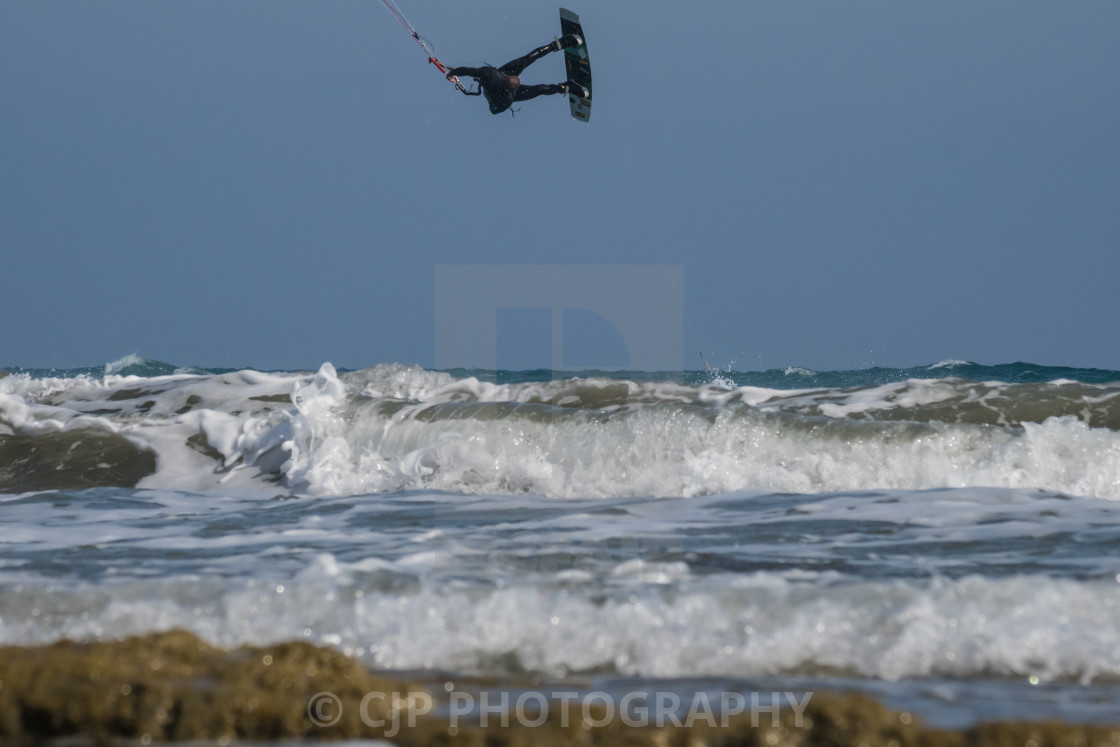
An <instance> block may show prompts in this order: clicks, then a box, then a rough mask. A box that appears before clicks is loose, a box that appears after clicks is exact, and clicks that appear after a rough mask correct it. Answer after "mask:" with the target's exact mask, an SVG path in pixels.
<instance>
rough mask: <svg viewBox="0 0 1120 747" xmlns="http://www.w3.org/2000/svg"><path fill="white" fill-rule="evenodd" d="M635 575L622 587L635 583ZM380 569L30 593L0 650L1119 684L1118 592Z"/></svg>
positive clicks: (330, 567) (5, 622)
mask: <svg viewBox="0 0 1120 747" xmlns="http://www.w3.org/2000/svg"><path fill="white" fill-rule="evenodd" d="M445 560H446V559H445V558H441V557H432V556H425V557H422V558H421V557H417V558H416V559H414V560H412V561H405V562H400V563H397V564H395V569H396V572H397V573H404V574H408V575H414V574H415V570H414V569H413V568H412V566H417V565H418V566H420V567H425V566H428V565H430V564H433V563H434V564H439V563H442V562H445ZM380 565H382V566H383V565H384V564H383V563H382V564H380ZM626 565H627V564H624V565H623V566H620V568H619V570H618V574H619V575H622V576H625V575H628V574H632V573H635V570H634V569H633V568H627V567H626ZM629 565H631V566H632V565H633V561H631V562H630V563H629ZM379 570H382V571H383V570H384V568H380V569H374V568H371V567H369V564H368V563H363V564H351V563H343V562H340V561H338V560H337V559H335V558H333V557H331V556H323V557H322V558H320V559H319V560H318V561H317V562H316V564H315V565H313V566H312V567H311V568H309V569H308V571H307V572H305V573H303V574H301V575H300V576H299V577H297V578H295V579H287V580H284V581H282V582H276V581H263V580H259V581H248V582H241V581H237V582H221V581H220V580H217V579H210V580H202V579H197V578H183V579H164V580H160V581H158V582H157V581H128V582H123V583H118V584H109V585H101V586H99V587H79V588H75V589H73V590H70V591H67V592H65V593H59V592H58V590H57V589H55V590H50V589H48V588H47V587H34V586H25V587H23V588H21V589H19V590H17V591H9V592H8V593H6V594H5V595H4V597H3V600H2V601H0V641H2V642H3V643H6V644H11V643H37V642H45V641H51V640H57V639H58V638H61V637H72V638H79V639H88V638H119V637H121V636H124V635H128V634H131V633H139V632H147V631H153V630H168V629H172V628H186V629H188V630H193V631H195V632H197V633H198V634H200V635H202V636H204V637H205V638H207V639H209V640H211V641H213V642H215V643H217V644H220V645H223V646H236V645H240V644H243V643H250V642H251V643H263V642H269V641H283V640H288V639H292V638H300V637H311V638H312V639H314V640H316V641H317V642H320V643H329V644H331V645H334V646H337V647H339V648H341V649H343V650H344V651H346V652H347V653H349V654H352V655H356V656H358V657H359V658H361V659H363V660H365V661H367V662H368V663H370V664H371V665H375V666H379V667H385V668H396V669H412V668H436V667H438V668H453V669H460V670H464V671H468V672H469V671H477V672H485V671H492V668H493V666H494V662H497V661H500V660H508V659H509V658H510V657H512V658H513V660H515V661H516V662H517V663H518V665H519V666H521V667H524V668H526V669H529V670H533V671H539V672H543V673H547V674H549V675H564V674H567V673H570V672H578V671H587V670H607V671H614V672H618V673H620V674H624V675H640V676H653V677H687V676H694V675H703V676H719V675H727V676H754V675H763V674H816V673H821V672H830V671H831V672H839V673H843V674H848V675H855V676H867V677H878V678H886V679H899V678H906V677H927V676H939V677H955V676H961V677H972V676H979V675H996V676H1016V677H1020V676H1022V677H1025V676H1034V677H1038V678H1040V679H1041V680H1050V679H1056V678H1073V679H1077V680H1080V681H1081V682H1083V683H1090V682H1094V681H1099V680H1108V681H1115V680H1117V679H1118V678H1120V629H1118V628H1117V626H1116V625H1115V621H1116V619H1117V615H1118V614H1120V583H1117V582H1115V581H1113V582H1104V581H1101V582H1089V583H1084V582H1082V583H1079V582H1075V581H1072V580H1054V579H1048V578H1045V577H1026V576H1023V577H1012V578H1002V579H987V578H981V577H977V576H970V577H966V578H962V579H958V580H948V579H934V580H932V581H930V582H928V583H925V584H914V583H913V582H906V583H904V582H901V581H883V582H867V581H857V582H840V581H839V580H837V582H835V583H831V584H829V583H821V582H820V581H818V582H817V583H807V582H806V581H805V580H804V579H800V580H799V579H796V578H792V577H789V575H787V574H778V573H755V574H750V575H746V576H738V577H734V578H728V577H716V578H710V579H704V580H695V582H694V583H693V584H692V586H690V587H688V588H687V589H680V588H677V589H675V590H674V591H672V592H671V593H664V592H662V591H661V590H660V586H661V585H662V583H670V584H672V582H674V581H679V580H680V579H681V574H682V573H687V572H686V571H684V570H682V569H675V570H672V569H671V570H669V571H668V573H669V575H668V576H665V577H664V578H663V579H662V581H661V582H651V583H646V584H641V585H634V586H632V587H631V590H630V591H629V592H628V593H627V594H625V595H623V596H612V597H609V598H607V599H606V600H605V601H603V600H599V601H597V600H595V599H594V598H593V597H592V596H589V595H587V594H577V593H572V592H570V591H569V589H568V588H566V583H567V582H565V583H562V584H561V585H560V586H559V587H538V586H513V587H507V588H497V589H490V590H487V591H483V590H456V589H454V588H450V587H444V588H436V587H433V586H430V585H426V584H421V585H420V586H418V587H416V588H415V589H414V590H413V591H409V592H404V593H386V592H383V591H376V590H372V589H363V586H364V585H366V584H368V583H369V579H372V578H375V577H377V573H378V571H379ZM371 574H372V575H371ZM804 575H805V574H801V576H804ZM79 613H82V614H79Z"/></svg>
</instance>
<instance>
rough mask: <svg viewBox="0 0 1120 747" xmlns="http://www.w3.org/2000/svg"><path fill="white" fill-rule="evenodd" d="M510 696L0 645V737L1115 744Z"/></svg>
mask: <svg viewBox="0 0 1120 747" xmlns="http://www.w3.org/2000/svg"><path fill="white" fill-rule="evenodd" d="M479 684H480V683H475V687H477V686H478V685H479ZM489 684H491V685H492V684H493V683H489ZM508 685H509V683H502V686H503V687H504V686H508ZM511 687H513V686H511ZM464 697H466V696H464ZM522 700H523V699H518V701H517V708H518V709H519V710H518V713H517V714H516V715H517V718H505V717H503V716H502V715H501V714H499V713H496V712H495V711H494V710H493V709H492V708H491V709H489V710H487V709H485V708H484V709H482V713H481V714H480V712H479V711H478V710H477V709H476V710H475V711H473V712H472V713H471V715H470V716H468V717H463V718H460V717H455V718H449V711H448V703H447V702H446V699H445V698H442V694H441V700H440V702H434V700H433V695H432V693H431V690H430V688H429V689H425V688H423V687H420V686H418V685H417V684H415V683H409V682H406V681H402V680H401V679H399V678H393V677H387V676H379V675H378V674H377V673H374V672H370V671H369V670H367V669H366V668H365V667H364V666H362V665H361V664H359V663H358V662H356V661H354V660H353V659H350V658H348V657H347V656H345V655H343V654H341V653H339V652H337V651H334V650H333V649H329V648H324V647H318V646H314V645H311V644H309V643H306V642H302V641H297V642H292V643H285V644H280V645H275V646H262V647H245V648H240V649H235V650H230V651H226V650H222V649H218V648H215V647H213V646H210V645H209V644H207V643H205V642H204V641H202V640H201V639H199V638H198V637H196V636H194V635H193V634H190V633H186V632H181V631H173V632H168V633H157V634H152V635H146V636H139V637H134V638H129V639H125V640H122V641H116V642H104V643H74V642H69V641H62V642H59V643H55V644H52V645H47V646H9V647H4V648H0V738H2V741H3V742H4V743H5V744H29V745H32V744H36V745H37V744H42V743H45V742H50V741H52V740H57V739H63V738H65V739H66V741H67V744H71V743H73V740H74V739H75V738H77V741H78V743H90V744H113V743H121V742H133V743H134V742H135V741H139V743H140V744H151V743H158V742H176V741H188V740H189V741H198V740H207V741H213V742H216V743H218V744H228V743H229V742H230V741H232V740H244V741H265V742H267V741H276V740H291V739H298V740H307V741H320V740H322V741H337V740H342V739H358V738H366V739H368V738H388V739H390V740H391V741H392V742H393V743H394V744H399V745H402V746H412V745H416V746H419V745H479V746H481V745H487V746H490V745H509V746H511V747H513V746H520V745H525V746H526V747H527V746H528V745H546V746H547V745H568V744H583V745H600V744H601V745H634V746H638V745H650V747H653V746H654V745H656V746H658V747H666V746H668V745H682V746H684V745H711V746H716V745H760V746H762V745H766V746H767V747H774V746H781V745H790V746H793V745H798V746H804V747H808V746H810V745H822V746H826V745H829V746H830V745H837V746H839V745H868V746H869V747H870V746H873V745H883V747H905V746H906V745H922V746H924V747H942V746H945V747H949V746H954V745H961V746H962V747H963V746H964V745H1034V746H1035V747H1044V746H1045V745H1070V746H1072V745H1101V746H1102V747H1103V746H1105V745H1108V746H1109V747H1116V746H1117V745H1120V726H1117V727H1108V726H1099V725H1089V726H1086V725H1068V724H1061V723H992V724H981V725H977V726H973V727H971V728H969V729H966V730H963V731H952V730H942V729H933V728H928V727H925V726H923V725H922V724H921V723H920V721H919V719H917V718H916V717H911V715H910V714H909V713H905V712H899V711H894V710H891V709H888V708H886V707H885V706H883V705H881V704H879V703H878V702H876V701H874V700H872V699H870V698H868V697H866V696H863V695H857V694H826V693H816V694H814V697H812V699H811V700H808V699H806V702H803V703H800V704H798V703H796V702H795V701H793V700H792V699H791V704H792V705H793V706H794V707H783V708H782V709H781V710H780V711H778V712H776V713H770V712H769V710H771V709H764V710H766V711H768V712H767V713H764V714H763V717H762V718H759V717H758V714H749V713H746V712H740V713H738V714H736V715H734V716H732V717H730V718H727V717H726V716H725V715H720V717H719V718H718V719H717V718H716V716H715V714H713V713H712V712H711V711H708V712H704V709H701V710H700V712H699V713H696V712H695V706H694V710H693V712H690V714H689V715H690V716H693V717H695V718H688V719H681V718H670V719H669V723H653V722H652V721H650V722H649V723H636V722H634V721H633V719H632V718H627V717H626V715H625V714H623V713H615V712H614V710H613V708H612V707H611V704H610V703H601V702H593V703H588V702H584V703H583V704H582V707H579V706H578V705H577V706H576V707H575V708H569V709H561V708H556V707H552V708H549V705H550V704H549V703H546V702H544V701H542V700H539V699H528V700H526V701H525V703H523V702H522ZM526 703H527V704H528V705H526ZM552 705H555V704H552ZM569 705H570V703H569ZM799 705H800V706H801V707H800V708H798V707H797V706H799ZM523 706H524V707H523ZM741 710H742V709H740V711H741ZM644 712H646V713H648V709H647V710H646V711H644ZM480 715H481V718H480ZM506 715H507V716H508V715H509V714H508V713H507V714H506ZM647 720H648V719H647ZM752 721H753V723H752Z"/></svg>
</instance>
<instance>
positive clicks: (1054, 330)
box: [0, 0, 1120, 370]
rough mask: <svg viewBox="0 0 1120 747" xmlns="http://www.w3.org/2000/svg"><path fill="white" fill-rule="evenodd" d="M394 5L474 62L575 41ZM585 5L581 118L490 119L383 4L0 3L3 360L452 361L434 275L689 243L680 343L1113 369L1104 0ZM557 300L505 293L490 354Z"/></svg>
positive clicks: (575, 2) (239, 0)
mask: <svg viewBox="0 0 1120 747" xmlns="http://www.w3.org/2000/svg"><path fill="white" fill-rule="evenodd" d="M581 2H582V5H581V4H580V3H581ZM398 3H399V5H400V7H401V8H402V9H403V10H404V12H405V13H406V14H407V15H408V17H409V19H410V20H411V21H412V22H413V23H414V24H415V25H416V27H417V28H418V29H419V30H420V32H421V33H422V34H423V35H425V36H426V37H428V38H429V39H431V40H432V42H434V44H435V46H436V51H437V54H438V55H439V57H440V58H441V59H443V60H444V61H445V62H447V63H449V64H453V65H480V64H483V63H484V62H486V63H493V64H502V63H504V62H506V61H507V60H508V59H510V58H513V57H516V56H519V55H521V54H523V53H524V52H526V51H528V50H529V49H531V48H532V47H534V46H536V45H538V44H541V43H544V42H546V41H549V40H551V39H552V38H553V37H554V36H555V35H556V34H557V33H558V32H559V20H558V14H557V5H555V4H553V3H547V2H542V1H539V0H467V1H466V2H454V3H452V2H446V1H445V0H440V2H430V1H424V0H398ZM569 6H570V7H572V9H573V10H575V11H576V12H578V13H580V15H581V16H582V19H583V23H584V27H585V29H586V33H587V37H588V43H589V46H590V52H591V62H592V68H593V72H594V81H595V86H594V94H595V103H594V110H593V112H594V113H593V116H592V122H591V124H590V125H584V124H581V123H578V122H576V121H575V120H573V119H571V117H570V116H569V114H568V104H567V102H566V100H564V99H562V98H561V97H550V98H542V99H538V100H536V101H532V102H527V103H525V104H523V105H521V111H520V113H518V114H517V116H516V118H513V117H511V116H510V115H509V114H504V115H500V116H493V115H491V114H490V113H489V112H488V111H487V108H486V105H485V103H484V101H483V100H482V99H481V98H466V97H463V96H461V95H460V94H459V93H457V92H456V91H455V90H454V89H453V88H452V87H451V86H450V85H449V84H448V83H446V82H445V81H443V80H442V79H441V77H440V75H439V74H438V73H437V72H436V71H435V69H434V68H433V67H432V66H431V65H428V64H427V63H426V61H425V58H424V56H423V54H422V52H421V51H420V50H419V48H418V47H417V46H416V45H415V44H414V42H413V41H412V40H411V39H410V38H409V37H408V36H407V34H405V32H404V31H402V29H401V28H400V27H399V26H398V25H397V24H396V22H395V21H394V19H393V17H392V16H391V15H390V14H389V13H388V11H386V9H385V8H384V7H383V6H382V4H381V3H380V2H377V0H333V1H321V0H320V1H317V2H312V1H311V0H221V1H220V2H219V1H218V0H192V1H191V2H151V1H150V0H101V1H99V2H81V3H79V2H73V0H2V2H0V259H2V264H0V279H2V280H0V283H2V285H0V287H2V288H3V300H4V308H5V312H6V313H5V315H4V317H5V318H4V323H3V325H2V327H0V366H3V365H10V366H14V365H20V366H29V367H37V366H59V367H70V366H81V365H92V364H97V363H104V362H107V361H111V360H114V359H117V358H120V357H121V356H124V355H126V354H129V353H137V354H140V355H142V356H145V357H148V358H155V359H159V360H164V361H167V362H170V363H176V364H180V365H201V366H255V367H258V368H274V367H282V368H302V367H316V366H318V364H319V363H321V362H323V361H332V362H334V363H335V364H336V365H339V366H346V367H350V368H358V367H364V366H368V365H372V364H375V363H385V362H401V363H407V364H413V363H419V364H422V365H427V366H431V365H434V362H435V358H436V355H435V350H434V347H435V332H434V329H435V326H436V319H435V311H434V309H435V308H436V299H435V293H436V290H435V289H436V282H435V277H436V274H437V267H440V266H464V265H482V266H494V267H505V266H508V265H516V266H523V265H528V266H532V265H550V266H556V265H573V266H583V267H584V269H583V270H580V271H579V272H583V273H585V274H586V276H587V277H588V278H595V276H596V273H595V268H594V267H591V266H597V265H609V266H612V267H613V268H615V269H612V270H611V273H614V274H610V273H608V276H609V282H608V280H607V279H604V280H603V286H604V290H603V292H604V293H610V294H615V295H616V297H617V298H623V299H627V300H630V299H632V300H633V303H635V304H641V303H646V302H648V300H649V295H650V294H649V293H647V292H645V290H647V289H644V288H643V287H640V283H637V282H627V281H626V280H625V278H624V277H623V276H621V275H619V274H617V273H616V270H617V268H618V267H620V266H630V265H639V266H649V265H668V266H670V267H679V268H680V270H681V272H682V275H683V301H682V304H683V316H684V320H683V332H684V344H683V351H682V356H683V360H684V361H685V363H686V365H688V366H689V367H694V366H696V365H699V359H698V356H697V355H696V352H695V351H696V350H697V349H699V348H702V349H703V350H704V352H705V353H706V354H707V356H708V358H709V360H710V361H711V362H712V363H713V365H719V366H726V365H728V364H732V365H734V367H735V368H737V369H740V370H753V369H765V368H774V367H783V366H792V365H797V366H806V367H809V368H814V369H844V368H860V367H864V366H869V365H875V364H878V365H892V366H908V365H918V364H923V363H933V362H936V361H940V360H945V359H969V360H974V361H977V362H980V363H1001V362H1011V361H1016V360H1025V361H1030V362H1034V363H1042V364H1064V365H1077V366H1097V367H1104V368H1113V369H1120V345H1118V344H1117V337H1118V335H1117V326H1118V325H1117V323H1118V321H1120V292H1118V286H1120V75H1118V71H1120V44H1117V36H1116V34H1117V29H1118V28H1120V3H1118V2H1116V0H1078V1H1077V2H1075V3H1056V2H1053V1H1052V0H987V1H985V2H980V3H978V2H973V1H972V0H969V1H967V2H966V1H964V0H959V1H958V0H946V1H944V2H930V3H899V2H896V1H895V0H883V1H882V2H866V1H863V0H846V1H845V2H826V1H825V0H820V1H818V2H778V1H777V0H768V1H766V2H755V1H752V0H746V1H744V0H735V1H733V2H732V1H730V0H727V1H725V2H718V3H717V2H700V3H669V2H663V1H662V0H640V1H639V0H571V2H570V3H569ZM563 78H564V75H563V65H562V61H561V57H560V55H552V56H549V57H547V58H545V59H544V60H542V61H540V62H538V63H536V64H535V65H533V66H532V67H530V68H529V69H528V70H527V71H526V72H525V73H524V75H523V76H522V79H523V80H524V81H525V82H526V83H538V82H549V83H554V82H559V81H561V80H563ZM565 277H567V275H565ZM636 277H641V275H640V273H638V274H636ZM557 282H559V281H557ZM589 282H590V281H589ZM544 290H545V291H547V293H546V294H545V295H549V294H551V297H552V298H553V299H555V297H556V294H557V292H558V290H562V289H558V288H556V287H552V288H546V289H544ZM561 295H562V294H561ZM669 302H671V303H675V301H673V300H672V299H670V300H669ZM499 305H500V304H499ZM561 316H562V317H563V322H564V328H563V335H564V338H565V340H566V341H567V342H565V345H568V346H569V347H570V350H569V351H567V353H566V355H567V357H568V358H569V359H570V360H571V362H579V363H580V364H581V365H624V364H625V362H626V350H625V348H623V349H622V352H621V354H620V352H619V345H620V344H621V343H620V342H619V340H620V338H619V335H618V333H617V332H615V331H614V330H613V328H611V327H610V326H609V325H607V324H606V322H605V321H604V320H603V318H602V317H597V316H595V315H594V314H592V313H591V312H589V311H581V310H580V309H579V308H573V309H570V310H569V311H566V312H563V314H562V315H561ZM553 321H554V319H553V314H552V312H551V311H549V310H547V309H544V310H541V309H534V308H530V307H525V308H521V309H520V310H518V309H514V310H512V311H504V312H502V313H501V314H499V315H498V320H497V323H498V324H499V329H500V331H501V334H502V335H503V338H502V340H501V341H500V345H499V351H500V355H501V356H502V358H501V361H499V362H500V363H503V364H506V365H511V366H516V367H528V366H531V365H542V366H547V365H548V356H549V354H550V351H552V350H553V348H552V347H550V346H551V339H552V337H551V335H552V334H553V332H554V330H556V329H557V327H556V326H554V324H553ZM651 333H652V334H656V331H655V330H653V331H651ZM670 338H671V335H670ZM542 356H543V357H544V360H543V361H542V360H539V359H540V358H541V357H542Z"/></svg>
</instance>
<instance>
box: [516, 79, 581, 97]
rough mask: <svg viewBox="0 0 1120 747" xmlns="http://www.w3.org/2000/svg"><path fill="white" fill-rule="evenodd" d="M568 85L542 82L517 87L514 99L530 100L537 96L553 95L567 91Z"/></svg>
mask: <svg viewBox="0 0 1120 747" xmlns="http://www.w3.org/2000/svg"><path fill="white" fill-rule="evenodd" d="M567 92H568V91H567V86H566V85H565V84H563V83H542V84H541V85H538V86H521V87H519V88H518V89H517V94H516V95H515V96H514V98H513V100H514V101H528V100H529V99H535V98H536V97H537V96H552V95H554V94H557V93H567Z"/></svg>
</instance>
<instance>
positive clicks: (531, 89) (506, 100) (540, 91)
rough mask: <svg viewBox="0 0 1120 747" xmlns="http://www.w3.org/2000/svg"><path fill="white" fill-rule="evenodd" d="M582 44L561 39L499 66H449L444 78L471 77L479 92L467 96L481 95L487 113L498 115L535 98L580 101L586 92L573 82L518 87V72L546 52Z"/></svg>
mask: <svg viewBox="0 0 1120 747" xmlns="http://www.w3.org/2000/svg"><path fill="white" fill-rule="evenodd" d="M580 44H583V39H581V38H580V37H579V36H578V35H577V34H568V35H566V36H562V37H560V38H559V39H557V40H556V41H554V42H551V43H550V44H545V45H544V46H543V47H537V48H536V49H534V50H533V51H532V52H530V53H529V54H527V55H525V56H524V57H518V58H517V59H516V60H511V61H509V62H507V63H506V64H504V65H502V66H501V67H494V66H493V65H487V66H486V67H453V68H449V69H448V71H447V79H448V80H450V81H451V82H453V83H455V82H458V78H459V76H466V77H469V78H474V79H475V81H476V82H477V83H478V86H479V89H480V90H479V91H472V92H471V95H474V96H478V95H483V96H485V97H486V101H487V103H489V104H490V113H491V114H501V113H502V112H504V111H505V110H507V109H509V108H510V106H512V105H513V103H514V102H515V101H528V100H529V99H535V98H536V97H537V96H551V95H554V94H558V93H565V94H566V93H575V94H576V95H577V96H579V97H580V98H587V97H588V96H589V93H588V91H587V89H586V88H584V87H583V86H581V85H580V84H579V83H575V82H574V81H570V80H569V81H567V82H565V83H555V84H549V83H545V84H541V85H536V86H525V85H522V84H521V78H519V77H518V76H519V75H521V73H522V71H524V70H525V68H527V67H529V65H532V64H533V63H534V62H536V61H537V60H539V59H540V58H542V57H544V56H545V55H546V54H548V53H549V52H559V51H560V50H562V49H568V48H569V47H578V46H579V45H580Z"/></svg>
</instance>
